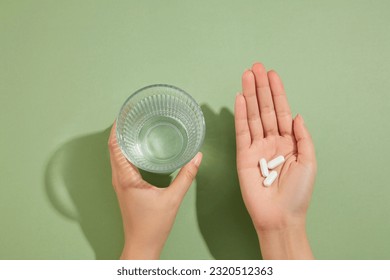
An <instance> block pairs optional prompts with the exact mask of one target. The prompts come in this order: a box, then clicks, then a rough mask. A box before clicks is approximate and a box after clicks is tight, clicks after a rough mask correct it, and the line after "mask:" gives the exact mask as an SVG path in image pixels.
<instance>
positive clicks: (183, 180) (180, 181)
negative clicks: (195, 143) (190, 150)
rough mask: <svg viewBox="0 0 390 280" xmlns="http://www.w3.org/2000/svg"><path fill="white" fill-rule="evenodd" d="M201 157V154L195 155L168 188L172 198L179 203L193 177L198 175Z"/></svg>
mask: <svg viewBox="0 0 390 280" xmlns="http://www.w3.org/2000/svg"><path fill="white" fill-rule="evenodd" d="M202 157H203V155H202V153H201V152H199V153H197V154H196V156H195V157H194V158H193V159H192V160H191V161H190V162H189V163H187V164H186V165H185V166H184V167H182V169H181V170H180V171H179V174H177V176H176V178H175V179H174V180H173V182H172V184H171V185H170V186H169V187H168V190H169V191H171V192H172V193H173V196H175V197H176V198H177V199H178V200H179V201H181V200H182V199H183V197H184V195H185V194H186V193H187V191H188V189H189V188H190V186H191V184H192V182H193V181H194V179H195V176H196V174H197V173H198V169H199V165H200V163H201V161H202Z"/></svg>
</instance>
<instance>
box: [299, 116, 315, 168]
mask: <svg viewBox="0 0 390 280" xmlns="http://www.w3.org/2000/svg"><path fill="white" fill-rule="evenodd" d="M294 135H295V140H296V141H297V149H298V159H297V161H298V162H300V163H303V164H305V165H313V166H315V164H316V156H315V151H314V144H313V141H312V139H311V136H310V134H309V131H308V130H307V128H306V126H305V124H304V121H303V118H302V116H301V115H299V114H298V115H297V116H296V117H295V119H294Z"/></svg>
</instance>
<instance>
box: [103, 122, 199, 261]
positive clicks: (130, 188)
mask: <svg viewBox="0 0 390 280" xmlns="http://www.w3.org/2000/svg"><path fill="white" fill-rule="evenodd" d="M115 130H116V124H115V123H114V125H113V127H112V129H111V134H110V138H109V141H108V146H109V151H110V159H111V168H112V184H113V186H114V189H115V192H116V194H117V197H118V201H119V206H120V209H121V213H122V219H123V228H124V232H125V246H124V249H123V252H122V256H121V259H158V258H159V256H160V253H161V251H162V248H163V246H164V244H165V241H166V240H167V238H168V235H169V232H170V231H171V228H172V226H173V223H174V220H175V217H176V213H177V211H178V209H179V206H180V204H181V202H182V200H183V198H184V195H185V194H186V193H187V191H188V189H189V187H190V186H191V184H192V182H193V180H194V178H195V176H196V174H197V172H198V168H199V165H200V163H201V160H202V154H201V153H198V154H197V155H196V156H195V157H194V158H193V159H192V160H191V161H190V162H189V163H187V164H186V165H185V166H184V167H183V168H182V169H181V170H180V172H179V174H178V175H177V176H176V178H175V179H174V181H173V182H172V183H171V185H170V186H169V187H167V188H157V187H155V186H153V185H151V184H149V183H148V182H146V181H144V180H143V179H142V176H141V174H140V173H139V171H138V169H137V168H136V167H135V166H134V165H133V164H131V163H130V162H129V161H128V160H127V159H126V158H125V157H124V155H123V154H122V152H121V150H120V147H119V145H118V142H117V140H116V133H115Z"/></svg>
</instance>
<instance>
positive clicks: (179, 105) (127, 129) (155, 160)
mask: <svg viewBox="0 0 390 280" xmlns="http://www.w3.org/2000/svg"><path fill="white" fill-rule="evenodd" d="M205 131H206V125H205V121H204V117H203V113H202V110H201V108H200V106H199V105H198V104H197V103H196V101H195V100H194V99H193V98H192V97H191V96H190V95H189V94H188V93H186V92H185V91H184V90H182V89H179V88H177V87H174V86H171V85H163V84H158V85H151V86H147V87H144V88H142V89H140V90H138V91H136V92H135V93H134V94H133V95H131V96H130V97H129V98H128V99H127V100H126V101H125V103H124V104H123V106H122V108H121V110H120V112H119V116H118V119H117V127H116V136H117V140H118V143H119V147H120V148H121V150H122V153H123V154H124V155H125V157H126V158H127V159H128V160H129V161H130V162H131V163H133V164H134V165H135V166H137V167H139V168H141V169H143V170H146V171H149V172H154V173H171V172H172V171H174V170H176V169H177V168H180V167H181V166H183V165H184V164H186V163H187V162H189V161H190V160H191V159H192V158H193V157H194V156H195V155H196V153H197V152H198V151H199V149H200V147H201V146H202V144H203V140H204V136H205Z"/></svg>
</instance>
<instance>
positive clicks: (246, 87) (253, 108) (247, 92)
mask: <svg viewBox="0 0 390 280" xmlns="http://www.w3.org/2000/svg"><path fill="white" fill-rule="evenodd" d="M242 92H243V94H244V97H245V102H246V109H247V118H248V124H249V130H250V134H251V136H252V141H253V140H258V139H262V138H263V137H264V136H263V127H262V125H261V120H260V114H259V106H258V104H257V97H256V84H255V77H254V75H253V73H252V71H250V70H247V71H245V72H244V74H243V75H242Z"/></svg>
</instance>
